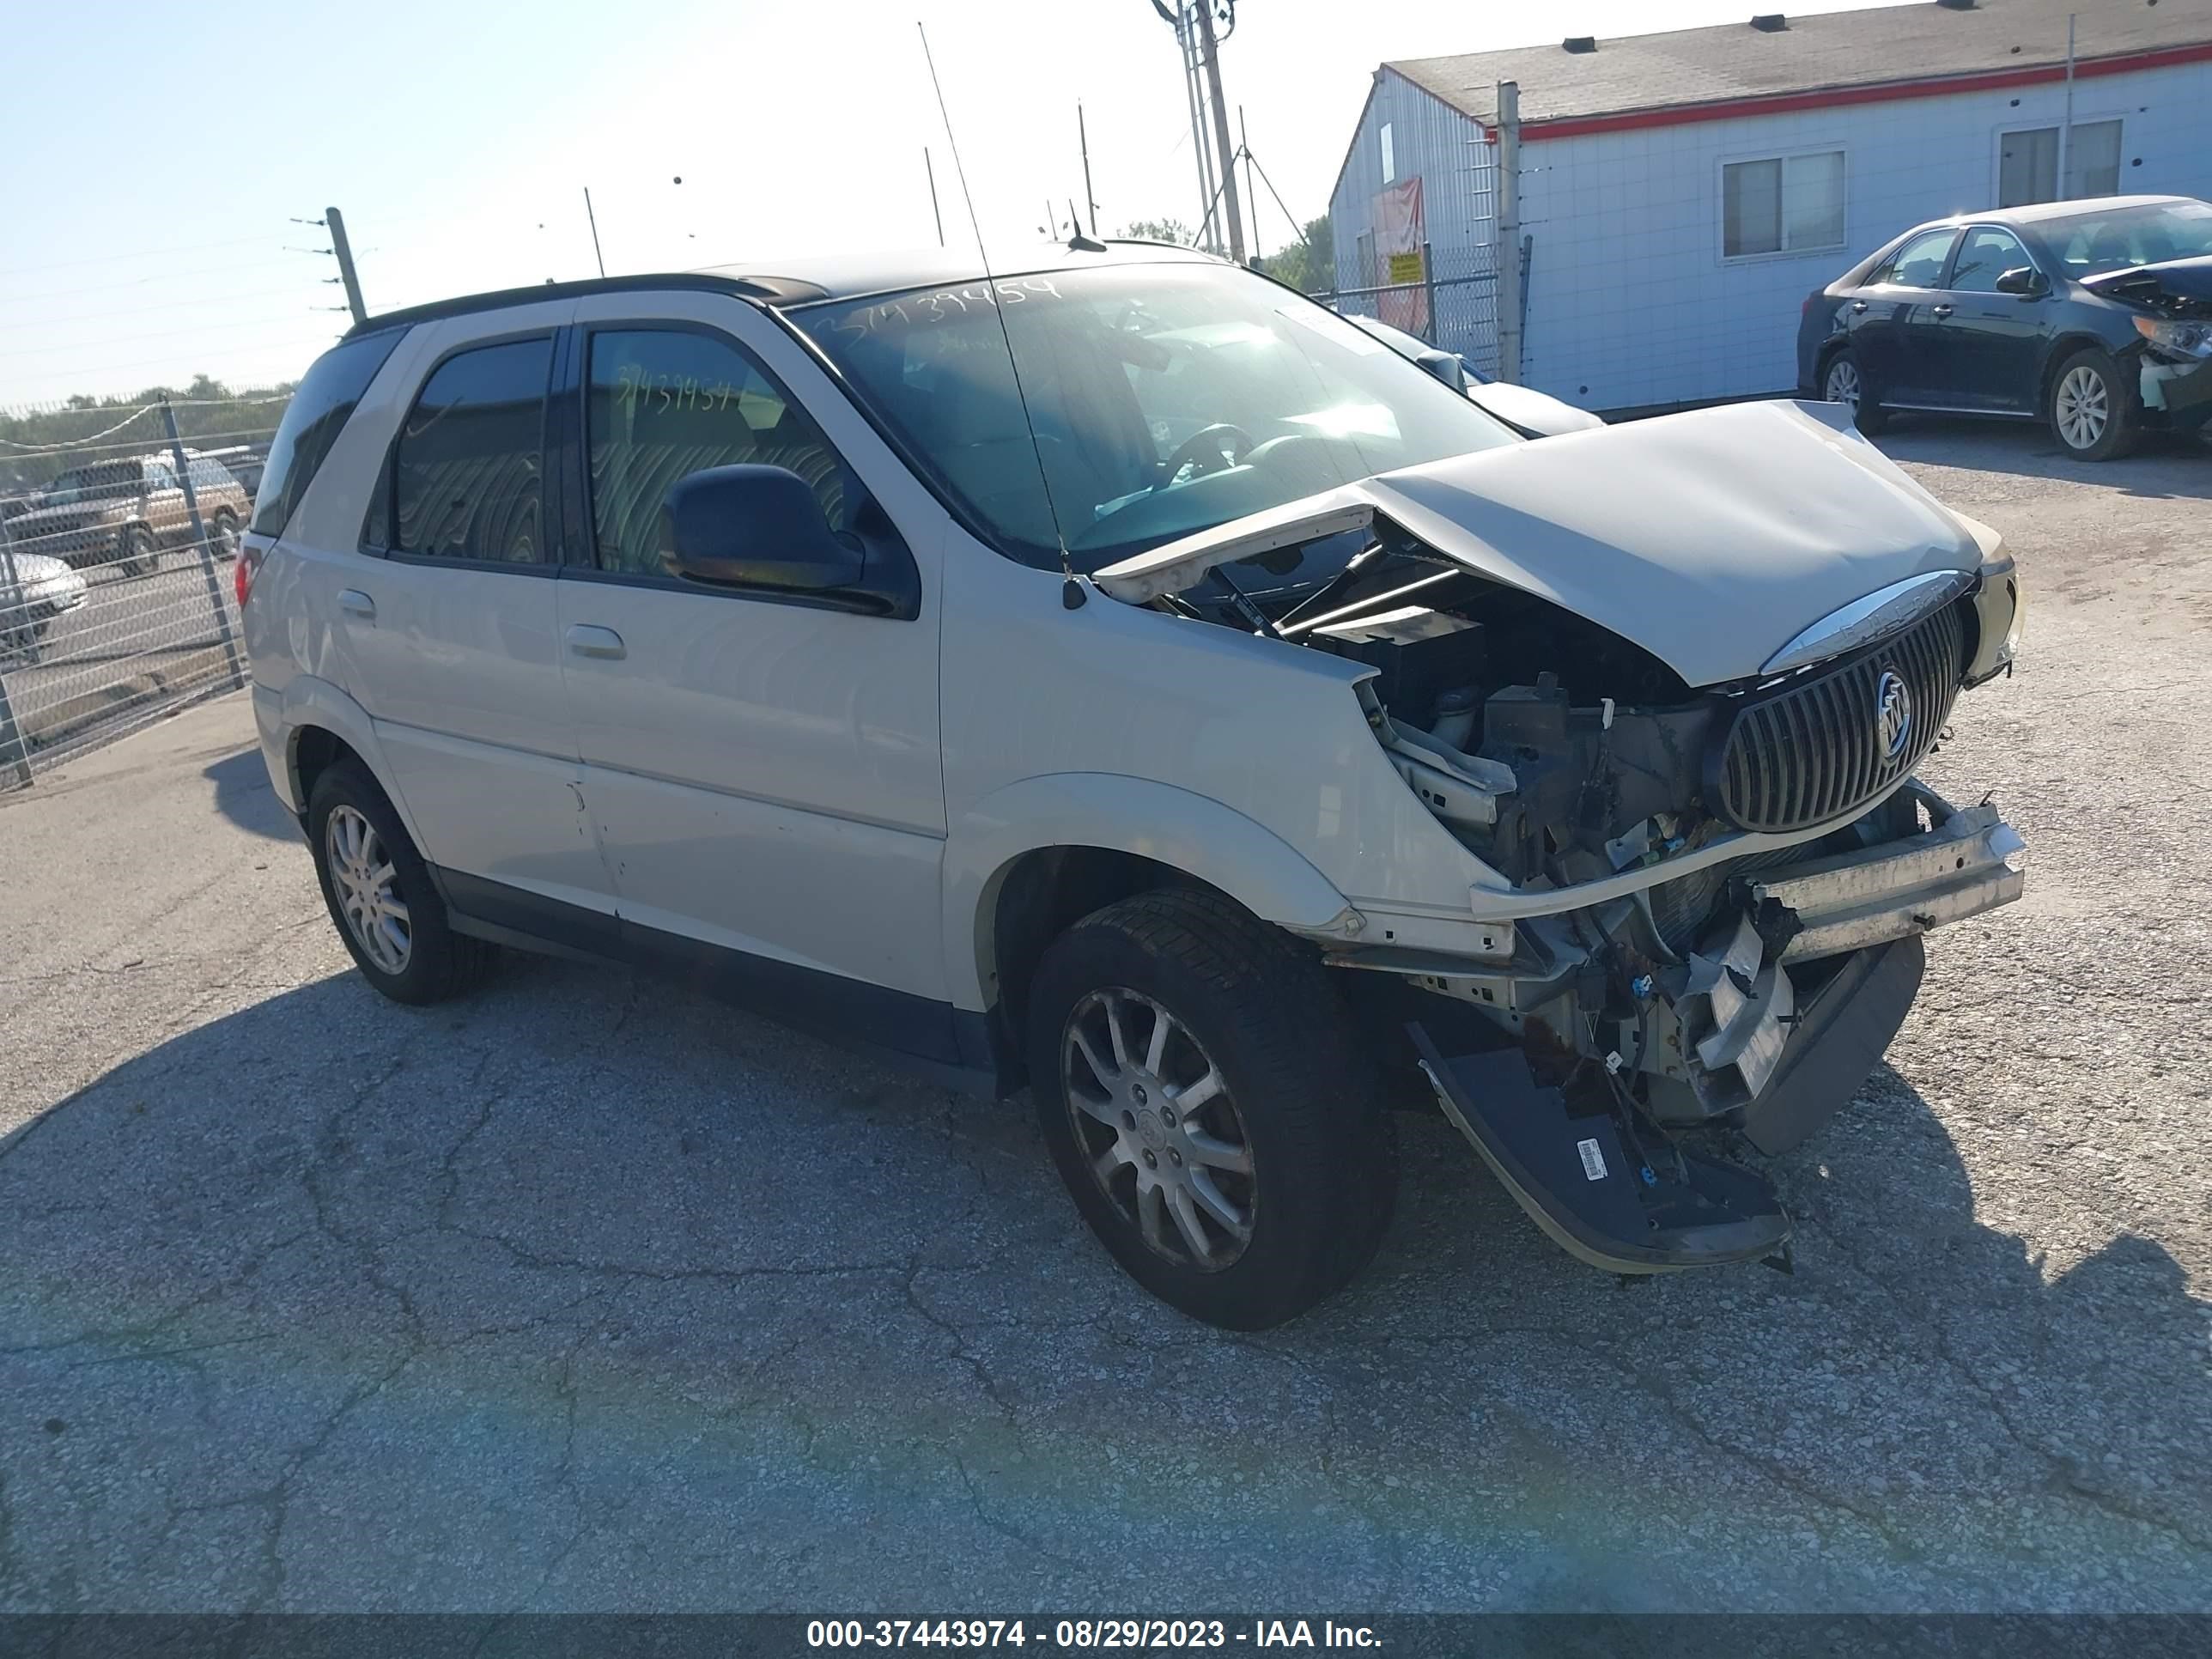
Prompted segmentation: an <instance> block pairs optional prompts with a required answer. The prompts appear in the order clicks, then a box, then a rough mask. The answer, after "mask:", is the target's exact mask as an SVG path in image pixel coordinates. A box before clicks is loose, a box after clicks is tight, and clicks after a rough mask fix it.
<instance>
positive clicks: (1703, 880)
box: [1095, 404, 2023, 1273]
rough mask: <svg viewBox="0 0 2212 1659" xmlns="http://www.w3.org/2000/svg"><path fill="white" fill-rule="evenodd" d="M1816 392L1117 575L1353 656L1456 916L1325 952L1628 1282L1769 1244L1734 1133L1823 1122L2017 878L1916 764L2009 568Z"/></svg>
mask: <svg viewBox="0 0 2212 1659" xmlns="http://www.w3.org/2000/svg"><path fill="white" fill-rule="evenodd" d="M1833 415H1834V411H1833V410H1823V409H1820V408H1816V407H1813V406H1808V405H1794V404H1755V405H1741V406H1737V407H1735V408H1729V409H1721V410H1707V411H1702V412H1699V413H1697V414H1692V415H1686V416H1674V417H1669V418H1668V419H1664V420H1660V421H1654V422H1643V423H1639V424H1638V425H1635V426H1631V427H1625V428H1614V429H1613V430H1611V431H1609V432H1607V433H1604V434H1593V435H1588V436H1586V437H1585V436H1581V435H1577V436H1571V437H1567V438H1561V439H1555V440H1550V441H1547V442H1546V443H1544V444H1541V445H1534V446H1522V447H1516V448H1515V449H1514V450H1513V451H1511V452H1510V453H1508V452H1498V451H1492V452H1486V453H1479V454H1474V455H1466V456H1458V457H1454V458H1451V459H1445V460H1442V461H1437V462H1433V463H1430V464H1427V465H1420V466H1415V467H1412V468H1408V469H1406V470H1404V471H1397V472H1392V473H1385V474H1383V475H1379V476H1377V477H1372V478H1369V479H1366V480H1364V481H1363V482H1360V483H1355V484H1350V485H1346V486H1344V487H1342V488H1340V489H1334V490H1331V491H1328V492H1326V493H1324V494H1322V495H1316V496H1313V497H1310V498H1308V499H1305V500H1303V501H1294V502H1291V503H1289V504H1287V505H1285V506H1283V507H1278V508H1274V509H1272V510H1270V511H1267V512H1265V513H1258V514H1255V515H1252V516H1250V517H1248V518H1246V519H1243V520H1237V521H1235V522H1231V523H1229V524H1226V525H1223V526H1218V527H1216V528H1215V529H1212V530H1210V531H1207V532H1203V533H1201V534H1199V535H1194V536H1191V537H1188V538H1184V539H1183V540H1182V541H1179V542H1175V543H1171V544H1168V545H1165V546H1163V547H1159V548H1156V549H1154V550H1151V551H1149V552H1146V553H1144V554H1141V555H1139V556H1136V557H1134V558H1131V559H1127V560H1124V561H1123V562H1120V563H1118V564H1115V565H1113V566H1110V567H1109V568H1105V569H1103V570H1100V571H1098V572H1097V574H1096V578H1095V580H1097V584H1098V586H1100V587H1101V588H1102V589H1103V590H1104V591H1105V592H1108V593H1109V594H1111V595H1113V596H1114V597H1115V598H1117V599H1121V600H1123V601H1125V602H1127V603H1129V604H1133V605H1144V606H1147V607H1150V608H1152V609H1156V610H1162V611H1172V612H1174V613H1176V614H1178V615H1180V616H1183V617H1190V618H1195V619H1199V620H1204V621H1208V622H1213V623H1219V624H1221V625H1223V626H1225V627H1230V628H1234V629H1239V630H1242V631H1245V632H1248V633H1255V634H1260V635H1265V636H1268V637H1271V638H1273V639H1274V640H1277V641H1282V642H1285V643H1288V644H1292V645H1296V646H1299V647H1307V648H1310V649H1314V650H1317V651H1321V652H1325V653H1330V654H1332V655H1334V656H1336V657H1338V658H1340V659H1346V660H1347V661H1349V662H1350V663H1352V664H1356V665H1360V666H1361V667H1362V668H1363V669H1364V678H1362V679H1361V680H1360V681H1359V683H1358V685H1357V686H1356V688H1355V689H1356V691H1357V695H1358V697H1359V698H1360V701H1361V705H1362V707H1363V708H1364V711H1365V713H1366V715H1367V720H1368V725H1369V726H1370V730H1371V731H1372V732H1373V734H1374V737H1375V739H1376V742H1377V743H1378V744H1380V745H1381V746H1382V748H1383V750H1385V751H1386V753H1387V755H1388V757H1389V763H1390V765H1391V767H1392V768H1393V769H1395V771H1396V773H1397V774H1398V775H1399V777H1400V778H1401V779H1402V781H1403V782H1404V784H1405V785H1406V787H1407V788H1409V789H1410V790H1411V791H1412V792H1413V793H1414V794H1415V795H1416V796H1418V797H1419V799H1420V801H1421V802H1422V803H1423V804H1424V805H1425V806H1426V807H1427V808H1428V809H1429V811H1430V812H1431V814H1433V816H1434V817H1435V818H1436V819H1437V821H1438V822H1439V823H1441V824H1442V825H1443V827H1444V828H1445V829H1447V830H1448V831H1449V834H1450V836H1452V837H1453V838H1455V840H1456V842H1458V843H1459V845H1460V847H1461V848H1463V849H1464V851H1465V853H1466V854H1468V866H1467V868H1468V871H1469V872H1471V877H1472V878H1471V879H1470V880H1469V881H1468V887H1467V895H1468V897H1467V905H1468V908H1467V910H1466V911H1465V912H1463V913H1462V920H1467V919H1471V921H1472V923H1473V924H1474V926H1473V927H1471V928H1470V927H1466V926H1455V927H1454V928H1453V929H1452V931H1451V932H1450V933H1449V938H1445V937H1443V936H1442V935H1437V934H1430V935H1426V936H1425V935H1423V934H1422V933H1421V932H1420V930H1419V929H1418V928H1401V927H1389V928H1384V927H1376V926H1370V925H1366V924H1365V923H1364V921H1363V920H1362V919H1361V918H1358V917H1354V918H1352V921H1350V922H1349V923H1348V924H1347V926H1346V927H1344V928H1342V929H1340V930H1338V932H1337V933H1335V934H1334V936H1332V937H1327V938H1323V939H1320V940H1319V943H1320V944H1321V945H1322V948H1323V950H1324V951H1325V952H1326V954H1327V958H1328V961H1329V962H1330V963H1332V964H1334V966H1336V967H1339V968H1340V969H1344V970H1346V973H1347V975H1352V978H1351V979H1348V980H1347V981H1345V982H1346V984H1347V985H1354V986H1355V987H1356V988H1358V989H1361V990H1365V991H1370V992H1373V993H1375V994H1373V995H1372V996H1370V999H1369V1000H1370V1001H1371V1002H1372V1003H1373V1005H1374V1006H1376V1008H1378V1009H1381V1010H1385V1011H1387V1012H1385V1013H1384V1015H1383V1018H1384V1020H1385V1023H1386V1027H1387V1029H1389V1030H1392V1031H1403V1032H1405V1033H1407V1035H1408V1036H1410V1038H1411V1042H1412V1044H1413V1050H1414V1053H1415V1054H1416V1056H1417V1058H1418V1063H1419V1066H1420V1068H1421V1071H1422V1072H1423V1073H1425V1077H1426V1079H1427V1082H1428V1084H1429V1085H1430V1086H1431V1088H1432V1089H1433V1091H1434V1092H1435V1094H1436V1096H1437V1101H1438V1103H1439V1104H1440V1105H1441V1107H1442V1109H1443V1112H1444V1113H1445V1114H1446V1115H1447V1116H1449V1118H1450V1120H1451V1121H1453V1122H1454V1123H1455V1125H1456V1126H1457V1127H1459V1128H1460V1130H1461V1131H1462V1133H1464V1134H1465V1135H1466V1136H1467V1138H1468V1140H1469V1141H1470V1142H1471V1143H1472V1144H1473V1145H1474V1147H1475V1148H1476V1150H1477V1151H1478V1152H1480V1153H1481V1155H1482V1156H1483V1158H1485V1160H1486V1162H1487V1163H1488V1164H1490V1165H1491V1166H1492V1169H1493V1170H1495V1171H1496V1172H1497V1173H1498V1176H1500V1178H1501V1179H1502V1180H1503V1181H1504V1182H1505V1184H1506V1185H1507V1187H1508V1188H1509V1189H1510V1190H1511V1191H1512V1192H1513V1194H1515V1196H1516V1198H1517V1199H1518V1200H1520V1201H1521V1202H1522V1205H1523V1206H1525V1207H1526V1208H1527V1209H1528V1211H1529V1212H1530V1214H1531V1215H1532V1216H1534V1218H1535V1219H1536V1220H1537V1222H1538V1223H1539V1224H1540V1225H1541V1226H1542V1227H1543V1228H1544V1230H1545V1231H1547V1233H1548V1234H1549V1235H1550V1236H1551V1237H1553V1238H1554V1239H1555V1240H1557V1241H1558V1242H1559V1243H1561V1244H1563V1245H1564V1246H1565V1247H1566V1248H1567V1249H1570V1250H1571V1251H1572V1252H1573V1253H1574V1254H1575V1255H1577V1256H1579V1257H1581V1258H1582V1259H1583V1260H1585V1261H1590V1262H1592V1263H1594V1264H1596V1265H1599V1266H1601V1267H1606V1268H1608V1269H1611V1270H1614V1271H1619V1272H1624V1273H1649V1272H1656V1271H1663V1270H1667V1269H1671V1268H1676V1267H1687V1266H1692V1265H1699V1264H1707V1263H1720V1262H1729V1261H1751V1260H1760V1259H1766V1260H1771V1261H1785V1262H1786V1260H1787V1240H1788V1237H1789V1226H1790V1224H1789V1220H1788V1218H1787V1216H1786V1215H1785V1214H1784V1211H1783V1208H1782V1206H1781V1205H1780V1203H1779V1201H1778V1198H1777V1196H1776V1194H1775V1192H1774V1189H1773V1188H1772V1187H1771V1184H1770V1183H1769V1182H1766V1181H1765V1178H1764V1177H1762V1176H1759V1175H1758V1174H1757V1173H1755V1172H1754V1171H1753V1170H1750V1169H1748V1168H1747V1167H1745V1166H1744V1165H1742V1164H1741V1163H1739V1162H1738V1161H1736V1160H1735V1158H1733V1157H1732V1156H1731V1155H1730V1153H1731V1151H1732V1148H1733V1145H1734V1142H1735V1139H1739V1138H1740V1139H1741V1141H1744V1142H1747V1143H1748V1144H1749V1146H1751V1147H1752V1148H1753V1149H1755V1150H1756V1151H1758V1152H1765V1153H1777V1152H1784V1151H1786V1150H1788V1149H1790V1148H1791V1147H1793V1146H1796V1145H1798V1144H1799V1143H1801V1142H1802V1140H1804V1139H1806V1137H1807V1136H1808V1135H1810V1134H1811V1133H1814V1131H1815V1130H1816V1129H1818V1128H1819V1127H1820V1125H1821V1124H1822V1123H1823V1122H1825V1121H1826V1120H1827V1118H1828V1117H1829V1116H1830V1115H1832V1114H1833V1113H1834V1112H1835V1111H1836V1110H1837V1109H1838V1108H1839V1107H1841V1106H1842V1105H1843V1104H1844V1103H1846V1102H1847V1101H1848V1100H1849V1099H1850V1097H1851V1096H1852V1095H1853V1093H1854V1092H1855V1091H1857V1088H1858V1087H1859V1086H1860V1085H1861V1084H1862V1083H1863V1081H1864V1080H1865V1079H1866V1077H1867V1076H1868V1074H1869V1073H1870V1072H1871V1070H1872V1069H1873V1067H1874V1066H1875V1063H1876V1062H1877V1061H1878V1060H1880V1058H1881V1054H1882V1052H1883V1050H1884V1048H1886V1047H1887V1044H1888V1042H1889V1041H1890V1039H1891V1037H1892V1036H1893V1035H1894V1034H1895V1032H1896V1031H1897V1030H1898V1028H1899V1025H1900V1024H1901V1023H1902V1022H1903V1020H1904V1018H1905V1013H1906V1012H1907V1010H1908V1009H1909V1008H1910V1006H1911V1003H1912V1000H1913V998H1914V996H1915V994H1917V990H1918V987H1919V984H1920V979H1921V974H1922V968H1923V954H1922V945H1921V940H1922V938H1923V935H1925V934H1926V933H1929V932H1930V931H1932V930H1934V929H1936V928H1939V927H1943V926H1945V925H1947V924H1948V923H1951V922H1954V921H1960V920H1962V919H1964V918H1966V917H1968V916H1972V915H1978V914H1980V913H1982V912H1984V911H1986V910H1990V909H1991V908H1996V907H1997V906H1999V905H2002V904H2005V903H2007V902H2010V901H2011V900H2013V899H2015V898H2016V897H2018V896H2020V893H2021V885H2022V879H2023V878H2022V876H2021V872H2020V871H2019V869H2018V868H2017V867H2016V864H2015V860H2016V856H2017V855H2018V854H2019V853H2020V852H2021V838H2020V837H2019V836H2018V835H2016V834H2015V832H2014V830H2013V829H2011V828H2010V826H2008V824H2007V823H2005V822H2004V821H2003V820H2002V817H2000V815H1999V813H1998V811H1997V809H1996V807H1995V806H1994V805H1990V804H1989V803H1988V802H1987V801H1984V802H1982V803H1980V804H1978V805H1968V806H1965V807H1958V806H1954V805H1951V804H1950V803H1948V802H1947V801H1945V800H1943V799H1941V798H1940V797H1939V796H1938V795H1937V794H1936V793H1935V792H1934V791H1933V790H1931V789H1930V788H1929V787H1927V786H1926V785H1925V784H1924V783H1923V782H1922V781H1920V780H1919V779H1918V778H1917V776H1916V775H1915V769H1916V768H1917V766H1918V765H1919V763H1921V761H1922V760H1923V757H1926V756H1927V755H1928V754H1929V752H1930V751H1931V750H1933V749H1934V747H1935V746H1936V743H1937V741H1938V739H1939V738H1941V737H1942V736H1943V735H1944V734H1945V732H1946V727H1947V724H1948V721H1949V720H1950V719H1951V716H1952V712H1953V707H1954V702H1955V700H1956V699H1957V697H1958V696H1959V695H1960V693H1961V692H1962V691H1963V690H1966V689H1969V688H1971V687H1973V686H1975V685H1978V684H1982V683H1983V682H1984V681H1987V680H1989V679H1991V678H1995V677H1997V676H1999V675H2002V674H2004V673H2006V672H2008V671H2009V669H2010V666H2011V664H2012V660H2013V653H2014V652H2015V648H2016V647H2017V643H2018V639H2019V634H2020V626H2021V597H2020V587H2019V583H2018V580H2017V577H2016V574H2015V570H2014V568H2013V563H2012V560H2011V558H2010V556H2008V554H2007V553H2006V552H2005V550H2004V549H2003V547H2002V543H2001V541H2000V539H1999V538H1998V537H1997V535H1996V532H1993V531H1990V530H1989V529H1988V528H1987V527H1986V526H1980V525H1978V524H1975V523H1974V522H1973V521H1972V520H1966V519H1963V518H1960V517H1959V516H1958V515H1955V514H1954V513H1949V512H1948V511H1947V510H1946V509H1944V508H1943V507H1941V506H1940V505H1938V504H1937V503H1936V501H1934V500H1933V498H1931V497H1930V496H1929V495H1927V494H1926V493H1925V492H1924V491H1923V490H1922V489H1919V487H1918V486H1917V485H1916V484H1914V483H1911V481H1910V480H1909V479H1908V478H1906V477H1905V475H1904V474H1903V473H1902V472H1900V471H1899V470H1898V469H1897V468H1895V467H1894V466H1893V465H1891V464H1890V463H1889V462H1888V461H1887V460H1886V459H1883V458H1882V457H1881V455H1880V454H1879V453H1877V452H1876V451H1875V450H1874V449H1873V448H1872V447H1870V446H1869V445H1868V444H1867V443H1866V442H1865V441H1864V440H1863V439H1862V438H1860V437H1858V436H1857V435H1856V434H1855V433H1852V432H1850V431H1849V430H1847V429H1843V428H1840V426H1839V424H1838V422H1837V421H1836V420H1834V419H1832V416H1833ZM1745 457H1757V458H1758V462H1759V465H1758V466H1757V468H1756V469H1747V468H1746V467H1745V466H1744V465H1743V464H1742V463H1743V458H1745ZM1385 855H1387V854H1385Z"/></svg>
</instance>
